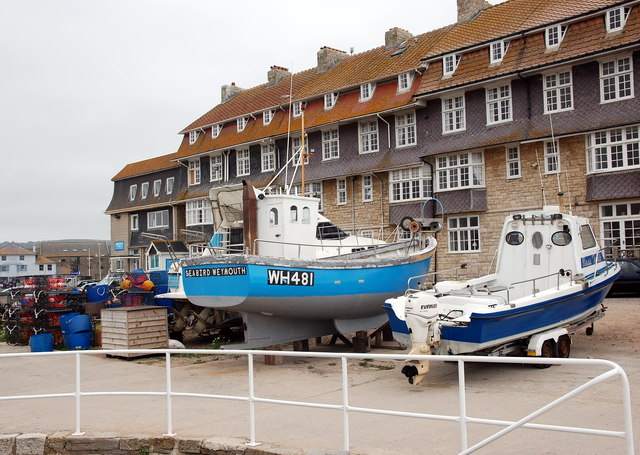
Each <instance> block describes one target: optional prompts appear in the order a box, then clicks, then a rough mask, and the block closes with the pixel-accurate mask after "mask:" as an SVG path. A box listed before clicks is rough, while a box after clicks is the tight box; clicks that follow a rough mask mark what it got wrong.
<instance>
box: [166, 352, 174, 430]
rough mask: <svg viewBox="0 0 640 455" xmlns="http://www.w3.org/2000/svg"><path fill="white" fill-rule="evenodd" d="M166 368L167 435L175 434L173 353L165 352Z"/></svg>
mask: <svg viewBox="0 0 640 455" xmlns="http://www.w3.org/2000/svg"><path fill="white" fill-rule="evenodd" d="M165 359H166V361H165V369H166V377H167V434H165V436H175V433H174V432H173V403H172V401H171V394H172V392H173V388H172V387H171V354H170V353H168V352H165Z"/></svg>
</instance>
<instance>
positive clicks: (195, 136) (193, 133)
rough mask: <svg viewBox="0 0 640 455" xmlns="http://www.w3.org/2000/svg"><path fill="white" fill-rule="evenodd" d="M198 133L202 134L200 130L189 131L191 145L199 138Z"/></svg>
mask: <svg viewBox="0 0 640 455" xmlns="http://www.w3.org/2000/svg"><path fill="white" fill-rule="evenodd" d="M198 134H200V132H199V131H198V130H195V131H189V145H193V144H195V143H196V140H198Z"/></svg>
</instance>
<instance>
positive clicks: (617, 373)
mask: <svg viewBox="0 0 640 455" xmlns="http://www.w3.org/2000/svg"><path fill="white" fill-rule="evenodd" d="M124 353H126V354H132V353H139V354H164V355H165V358H166V366H165V369H166V390H165V391H164V392H142V391H136V392H125V391H104V392H83V387H82V384H81V380H80V377H81V375H80V371H81V367H82V366H81V361H80V359H81V358H82V356H85V355H105V354H106V355H117V354H124ZM172 354H176V355H178V354H180V355H183V354H199V355H214V354H215V355H235V356H237V355H244V356H247V360H248V370H247V374H248V385H249V390H248V395H247V396H234V395H215V394H206V393H183V392H174V391H173V387H172V375H171V355H172ZM263 355H271V356H273V355H279V356H286V357H316V358H334V359H335V358H339V359H340V360H341V367H342V368H341V377H342V402H341V403H340V404H328V403H309V402H302V401H290V400H279V399H271V398H265V397H259V396H257V395H256V392H255V388H254V379H255V371H254V358H255V356H263ZM33 356H75V391H74V392H67V393H50V394H34V395H15V396H0V401H8V400H25V399H41V398H73V399H74V400H75V433H74V434H76V435H80V434H83V433H82V431H81V428H82V420H81V417H82V416H81V413H80V408H81V406H80V404H81V400H82V398H83V397H95V396H163V397H166V416H167V432H166V435H167V436H174V435H175V433H174V431H173V407H172V403H173V399H174V398H175V397H194V398H208V399H221V400H235V401H244V402H246V403H247V404H248V414H249V418H248V426H249V429H248V433H249V441H248V442H247V443H246V444H247V445H257V444H258V443H257V442H256V418H255V404H256V403H270V404H279V405H289V406H302V407H309V408H319V409H334V410H336V411H340V412H341V414H342V422H343V425H342V428H343V447H342V448H343V450H344V451H345V452H349V450H350V425H349V413H351V412H359V413H367V414H377V415H387V416H397V417H412V418H418V419H429V420H439V421H446V422H457V423H458V424H459V431H460V452H459V455H463V454H469V453H472V452H475V451H476V450H478V449H480V448H482V447H485V446H487V445H488V444H490V443H492V442H493V441H495V440H497V439H499V438H500V437H502V436H504V435H506V434H508V433H510V432H512V431H514V430H516V429H518V428H528V429H536V430H546V431H557V432H565V433H577V434H587V435H596V436H606V437H614V438H623V439H624V440H625V451H626V454H627V455H633V453H634V447H633V426H632V415H631V397H630V387H629V380H628V378H627V375H626V373H625V372H624V370H623V369H622V368H621V367H620V366H619V365H617V364H616V363H614V362H611V361H608V360H599V359H564V358H554V359H552V362H553V364H556V365H588V366H591V367H595V366H600V367H607V368H609V370H608V371H606V372H604V373H602V374H600V375H598V376H596V377H594V378H592V379H590V380H588V381H586V382H585V383H584V384H582V385H579V386H577V387H575V388H574V389H573V390H572V391H570V392H569V393H566V394H565V395H564V396H562V397H560V398H557V399H555V400H553V401H552V402H550V403H548V404H546V405H544V406H543V407H541V408H539V409H537V410H536V411H534V412H532V413H530V414H529V415H527V416H525V417H523V418H521V419H520V420H518V421H504V420H493V419H483V418H476V417H472V416H469V415H468V414H467V407H466V401H467V400H466V385H465V384H466V383H465V364H466V363H517V364H548V363H549V362H550V359H549V358H546V357H485V356H447V355H402V354H373V353H370V352H369V353H366V354H354V353H327V352H300V351H259V350H256V351H247V350H218V349H132V350H93V351H92V350H89V351H56V352H45V353H43V352H37V353H8V354H0V361H2V359H6V358H10V357H33ZM349 359H352V360H362V359H378V360H387V361H401V360H429V361H441V362H444V361H448V362H451V361H455V362H457V364H458V400H459V402H458V410H459V415H457V416H455V415H439V414H425V413H416V412H402V411H393V410H385V409H379V408H365V407H357V406H351V405H350V403H349V380H348V363H347V360H349ZM590 371H593V370H592V369H590ZM616 377H617V378H619V379H620V383H621V386H622V387H621V400H622V403H621V404H622V413H623V418H624V429H623V430H620V431H611V430H604V429H596V428H582V427H569V426H560V425H549V424H536V423H531V422H532V420H534V419H535V418H536V417H539V416H541V415H542V414H544V413H546V412H548V411H550V410H551V409H554V408H555V407H557V406H559V405H560V404H562V403H565V402H566V401H568V400H569V399H571V398H573V397H575V396H577V395H578V394H580V393H582V392H584V391H585V390H587V389H589V388H591V387H594V386H595V385H597V384H600V383H602V382H604V381H607V380H610V379H614V378H616ZM43 379H44V380H46V377H43ZM469 424H485V425H494V426H500V427H504V428H503V429H502V430H500V431H498V432H496V433H494V434H493V435H491V436H489V437H487V438H485V439H483V440H482V441H480V442H478V443H476V444H474V445H472V446H471V447H469V441H468V425H469Z"/></svg>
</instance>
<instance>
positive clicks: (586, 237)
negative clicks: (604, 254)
mask: <svg viewBox="0 0 640 455" xmlns="http://www.w3.org/2000/svg"><path fill="white" fill-rule="evenodd" d="M580 240H582V249H583V250H588V249H589V248H593V247H595V246H596V238H595V237H594V235H593V231H592V230H591V226H589V225H588V224H583V225H582V226H580Z"/></svg>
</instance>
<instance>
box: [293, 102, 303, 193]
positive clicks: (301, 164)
mask: <svg viewBox="0 0 640 455" xmlns="http://www.w3.org/2000/svg"><path fill="white" fill-rule="evenodd" d="M300 111H301V112H300V120H301V121H302V127H301V135H300V169H301V172H300V177H301V180H302V187H301V189H300V195H301V196H302V197H304V159H305V158H306V154H305V153H304V106H302V107H301V108H300ZM291 183H293V182H291Z"/></svg>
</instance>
